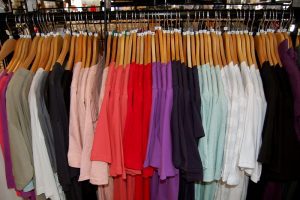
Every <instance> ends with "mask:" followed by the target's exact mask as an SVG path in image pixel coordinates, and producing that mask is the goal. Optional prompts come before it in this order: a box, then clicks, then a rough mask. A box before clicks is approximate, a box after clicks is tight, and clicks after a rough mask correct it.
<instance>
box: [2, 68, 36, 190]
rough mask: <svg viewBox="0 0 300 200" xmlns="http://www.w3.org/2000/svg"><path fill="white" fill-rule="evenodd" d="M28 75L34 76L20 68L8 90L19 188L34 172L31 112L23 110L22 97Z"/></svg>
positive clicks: (15, 174) (28, 180) (16, 178)
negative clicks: (30, 127) (29, 122)
mask: <svg viewBox="0 0 300 200" xmlns="http://www.w3.org/2000/svg"><path fill="white" fill-rule="evenodd" d="M27 76H31V77H32V74H31V73H30V72H29V71H28V70H26V69H24V68H19V69H18V70H17V71H16V72H15V73H14V76H13V77H12V79H11V81H10V82H9V84H8V87H7V92H6V108H7V121H8V122H9V123H8V132H9V143H10V151H11V158H12V164H13V175H14V178H15V183H16V188H17V189H18V190H23V189H24V188H25V186H26V185H28V184H29V183H30V181H32V179H33V173H34V169H33V163H32V147H31V142H30V141H31V132H30V129H29V126H30V124H27V123H26V122H27V121H29V118H30V114H29V113H25V112H23V106H22V97H21V94H22V89H23V86H25V79H26V78H27ZM24 90H25V89H24ZM23 104H24V103H23ZM27 114H29V116H28V115H27ZM25 118H26V119H27V120H25ZM29 136H30V138H29ZM31 189H32V188H31Z"/></svg>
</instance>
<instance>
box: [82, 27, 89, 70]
mask: <svg viewBox="0 0 300 200" xmlns="http://www.w3.org/2000/svg"><path fill="white" fill-rule="evenodd" d="M87 40H88V33H87V32H84V33H83V39H82V66H83V67H84V68H86V67H87V66H86V59H87Z"/></svg>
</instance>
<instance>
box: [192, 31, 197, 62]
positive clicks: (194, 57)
mask: <svg viewBox="0 0 300 200" xmlns="http://www.w3.org/2000/svg"><path fill="white" fill-rule="evenodd" d="M190 42H191V50H190V51H191V56H192V67H197V58H196V40H195V33H194V32H190Z"/></svg>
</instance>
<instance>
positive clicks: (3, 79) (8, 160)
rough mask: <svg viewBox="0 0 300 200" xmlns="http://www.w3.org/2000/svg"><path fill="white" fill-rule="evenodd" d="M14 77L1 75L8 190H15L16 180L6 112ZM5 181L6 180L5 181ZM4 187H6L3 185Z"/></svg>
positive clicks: (1, 119)
mask: <svg viewBox="0 0 300 200" xmlns="http://www.w3.org/2000/svg"><path fill="white" fill-rule="evenodd" d="M11 77H12V74H7V72H6V71H3V72H2V73H1V77H0V102H1V104H0V113H1V115H0V123H1V126H0V128H1V131H0V137H1V140H2V142H1V147H2V155H3V158H4V161H5V162H4V164H5V174H6V186H7V188H15V187H16V184H15V180H14V176H13V171H12V158H11V151H10V143H9V135H8V134H9V133H8V124H7V112H6V97H5V96H6V90H7V85H8V83H9V81H10V79H11ZM3 180H4V179H3ZM3 186H4V185H3Z"/></svg>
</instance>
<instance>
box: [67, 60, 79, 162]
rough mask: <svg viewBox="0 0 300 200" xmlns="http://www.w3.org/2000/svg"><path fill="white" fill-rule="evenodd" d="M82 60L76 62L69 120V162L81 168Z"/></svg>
mask: <svg viewBox="0 0 300 200" xmlns="http://www.w3.org/2000/svg"><path fill="white" fill-rule="evenodd" d="M80 67H81V62H78V63H76V64H75V66H74V69H73V77H72V82H71V100H70V122H69V150H68V163H69V165H70V166H71V167H77V168H80V162H81V150H82V142H81V136H80V130H79V113H78V106H77V105H78V103H77V101H78V100H77V93H78V88H79V85H78V79H79V74H80Z"/></svg>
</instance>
